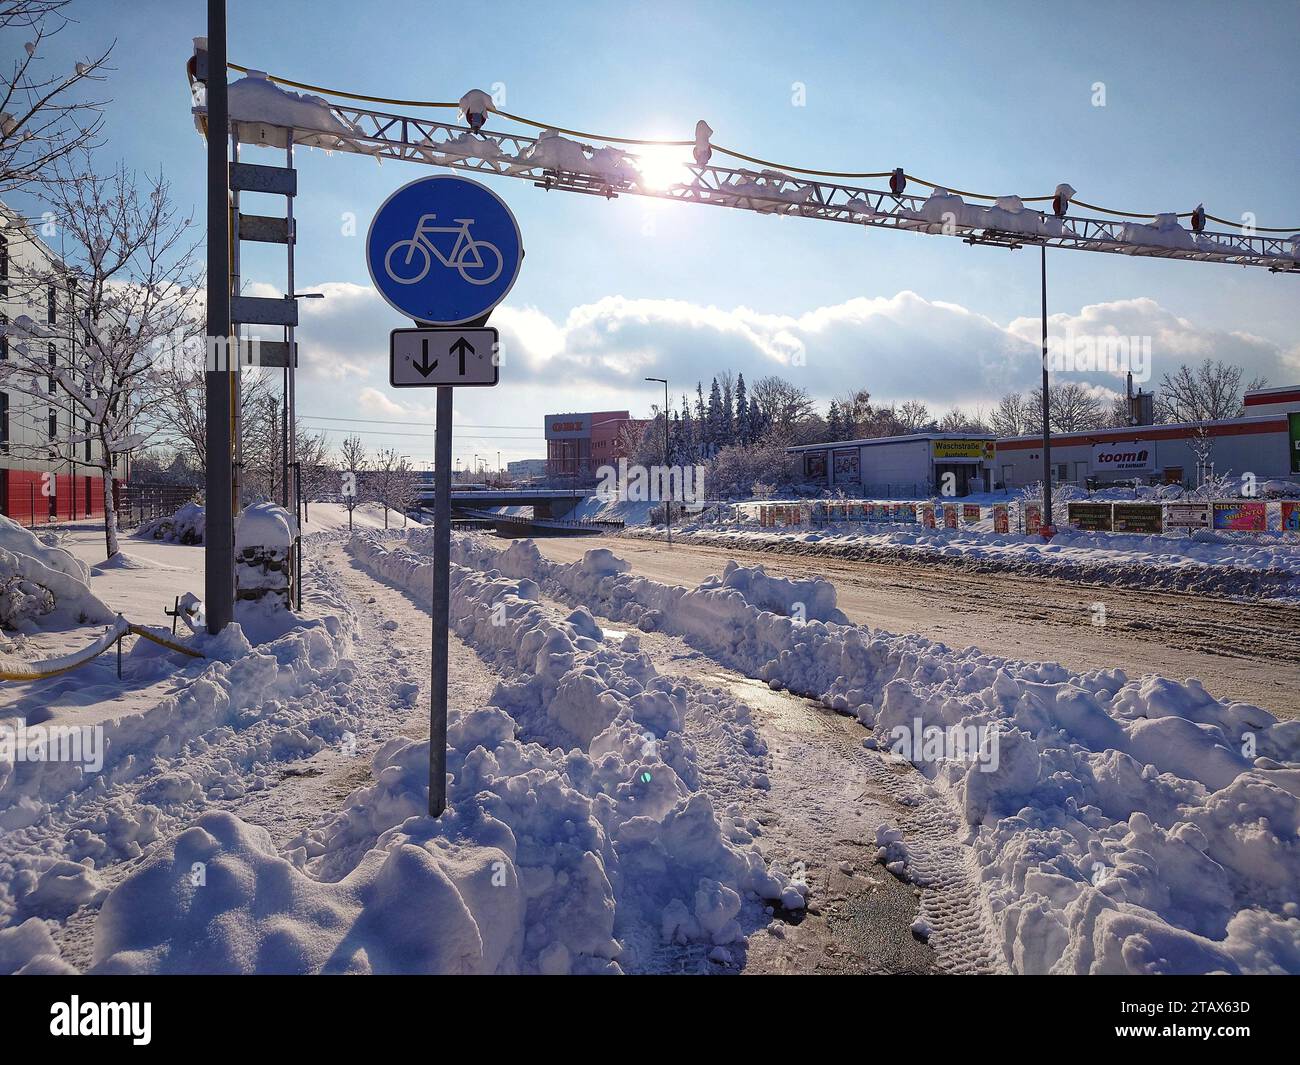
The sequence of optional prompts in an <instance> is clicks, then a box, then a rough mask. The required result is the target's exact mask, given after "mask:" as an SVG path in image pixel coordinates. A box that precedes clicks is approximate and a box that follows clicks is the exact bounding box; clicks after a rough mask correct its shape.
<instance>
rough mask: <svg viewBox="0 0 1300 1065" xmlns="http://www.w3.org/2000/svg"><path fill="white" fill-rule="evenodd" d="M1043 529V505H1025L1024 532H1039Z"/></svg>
mask: <svg viewBox="0 0 1300 1065" xmlns="http://www.w3.org/2000/svg"><path fill="white" fill-rule="evenodd" d="M1042 528H1043V504H1041V503H1026V504H1025V532H1027V533H1036V532H1041V531H1042Z"/></svg>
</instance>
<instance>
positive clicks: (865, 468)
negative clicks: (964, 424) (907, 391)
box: [786, 433, 996, 499]
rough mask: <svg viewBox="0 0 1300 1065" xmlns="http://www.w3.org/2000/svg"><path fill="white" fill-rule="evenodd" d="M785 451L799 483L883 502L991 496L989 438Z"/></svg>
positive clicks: (940, 437)
mask: <svg viewBox="0 0 1300 1065" xmlns="http://www.w3.org/2000/svg"><path fill="white" fill-rule="evenodd" d="M786 451H787V452H788V453H789V454H790V455H792V456H793V457H794V461H795V471H794V473H795V477H796V478H797V479H798V480H802V481H807V482H810V483H812V484H819V485H824V486H825V487H827V488H831V489H841V490H843V491H844V492H845V494H847V495H860V496H863V497H872V498H883V499H915V498H919V497H923V496H931V495H939V494H943V495H956V496H965V495H970V494H971V493H972V492H987V491H989V490H990V489H991V488H992V486H993V484H992V478H993V471H994V462H995V457H996V445H995V439H994V437H993V435H992V434H991V433H987V434H979V433H912V434H910V435H908V436H884V437H874V438H871V439H866V440H838V441H832V442H830V443H825V444H802V445H800V446H798V447H791V448H786ZM945 489H947V490H945Z"/></svg>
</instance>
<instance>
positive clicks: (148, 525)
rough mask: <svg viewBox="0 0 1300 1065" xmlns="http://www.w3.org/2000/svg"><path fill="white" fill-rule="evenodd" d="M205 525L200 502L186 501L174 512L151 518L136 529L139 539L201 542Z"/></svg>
mask: <svg viewBox="0 0 1300 1065" xmlns="http://www.w3.org/2000/svg"><path fill="white" fill-rule="evenodd" d="M204 525H205V518H204V510H203V504H202V503H186V504H185V505H184V506H183V507H181V508H180V510H178V511H176V513H175V514H167V515H164V516H163V517H160V518H151V519H150V520H149V521H147V522H145V523H144V524H143V525H141V526H140V528H139V529H137V530H136V533H135V535H136V538H137V539H140V540H164V541H166V542H167V543H172V544H201V543H203V530H204Z"/></svg>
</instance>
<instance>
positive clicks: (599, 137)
mask: <svg viewBox="0 0 1300 1065" xmlns="http://www.w3.org/2000/svg"><path fill="white" fill-rule="evenodd" d="M226 65H227V66H228V67H229V68H230V69H231V70H237V71H239V72H240V73H241V74H247V73H248V72H249V68H248V67H245V66H240V65H239V64H238V63H227V64H226ZM266 76H267V78H268V79H269V80H270V81H273V82H275V83H276V84H277V85H292V86H293V87H294V88H295V89H306V90H307V91H309V92H317V93H325V94H326V95H329V96H342V97H344V98H345V99H348V100H362V101H364V102H366V103H377V104H392V105H395V106H403V107H456V108H458V107H460V104H459V103H449V102H447V101H440V100H439V101H435V100H400V99H395V98H392V97H386V96H367V95H365V94H364V93H355V92H344V91H343V90H342V89H330V88H327V87H325V86H323V85H309V84H307V83H306V82H302V81H291V80H290V79H289V78H282V77H279V76H277V75H275V74H267V75H266ZM493 110H494V111H495V112H496V114H498V115H500V116H501V117H502V118H507V119H510V120H511V121H512V122H518V123H520V124H522V125H525V126H532V127H534V128H535V129H553V130H555V132H557V133H565V134H568V135H569V136H570V137H584V138H587V139H589V140H596V141H604V142H606V143H609V144H643V145H651V146H654V147H669V148H682V147H686V146H687V145H692V144H694V143H695V141H694V140H645V139H643V138H640V137H610V136H606V135H604V134H600V133H588V132H585V131H583V130H577V129H565V128H564V127H563V126H554V125H551V124H549V123H546V122H538V121H536V120H535V119H531V118H524V117H523V116H522V115H513V114H511V113H510V112H509V111H502V110H499V109H497V108H493ZM713 148H714V150H716V151H718V152H721V153H722V154H723V155H729V156H731V157H732V158H734V159H743V160H744V161H745V162H747V163H755V164H757V165H758V166H765V167H768V168H770V169H772V170H783V171H789V172H790V173H794V174H808V175H811V176H813V177H832V178H879V177H889V176H890V175H891V174H892V173H893V171H892V170H879V171H849V170H812V169H809V168H807V167H802V166H790V165H788V164H784V163H774V162H772V161H771V160H768V159H758V158H756V157H755V156H752V155H745V154H744V153H743V152H738V151H735V150H733V149H731V148H724V147H722V146H721V145H717V144H715V145H713ZM905 176H906V177H907V179H908V180H909V181H915V182H916V183H917V184H918V185H924V186H925V187H926V188H930V189H944V190H945V191H947V192H951V193H954V194H955V195H958V196H969V197H970V198H971V199H975V200H996V199H998V196H996V195H992V194H990V193H986V192H968V191H966V190H964V189H954V188H953V187H952V186H951V185H936V184H935V183H934V182H932V181H926V180H924V179H923V178H919V177H917V176H916V175H915V174H906V175H905ZM1020 199H1021V202H1022V203H1046V202H1049V201H1050V200H1051V199H1052V197H1051V196H1022V197H1021V198H1020ZM1071 202H1072V203H1077V204H1078V205H1079V206H1080V207H1086V208H1088V210H1090V211H1100V212H1102V213H1103V214H1110V215H1115V216H1117V217H1119V218H1155V214H1134V213H1133V212H1131V211H1117V210H1115V209H1113V208H1110V207H1100V206H1098V205H1097V204H1094V203H1085V202H1084V201H1083V200H1072V201H1071ZM1162 213H1163V212H1162ZM1191 214H1192V212H1191V211H1184V212H1182V213H1180V214H1178V216H1177V217H1179V218H1190V217H1191ZM1205 217H1206V218H1207V219H1209V220H1211V221H1214V222H1218V223H1219V224H1220V225H1225V226H1239V225H1240V224H1241V223H1240V222H1232V221H1229V220H1228V219H1226V218H1219V217H1217V216H1215V215H1210V214H1207V215H1206V216H1205ZM1253 230H1254V232H1256V233H1295V232H1300V226H1287V227H1285V228H1283V227H1276V226H1275V227H1267V226H1254V227H1253Z"/></svg>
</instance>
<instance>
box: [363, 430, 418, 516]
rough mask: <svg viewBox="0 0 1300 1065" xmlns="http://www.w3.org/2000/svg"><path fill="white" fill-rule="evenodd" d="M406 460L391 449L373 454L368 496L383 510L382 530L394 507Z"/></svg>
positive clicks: (383, 449)
mask: <svg viewBox="0 0 1300 1065" xmlns="http://www.w3.org/2000/svg"><path fill="white" fill-rule="evenodd" d="M404 467H405V468H407V469H409V467H408V466H406V460H405V459H404V458H403V457H402V456H400V455H399V454H398V453H397V452H396V451H394V450H393V449H392V448H381V449H380V450H379V451H377V452H376V453H375V458H374V461H373V462H372V463H371V467H370V476H369V477H368V478H367V481H368V483H369V487H370V495H371V496H372V497H373V498H374V499H375V501H376V502H378V503H379V505H380V506H381V507H383V508H384V528H385V529H387V528H388V510H389V508H390V507H393V506H395V505H396V503H395V500H396V497H397V495H398V485H399V482H400V480H401V474H400V472H399V471H401V470H402V469H403V468H404Z"/></svg>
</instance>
